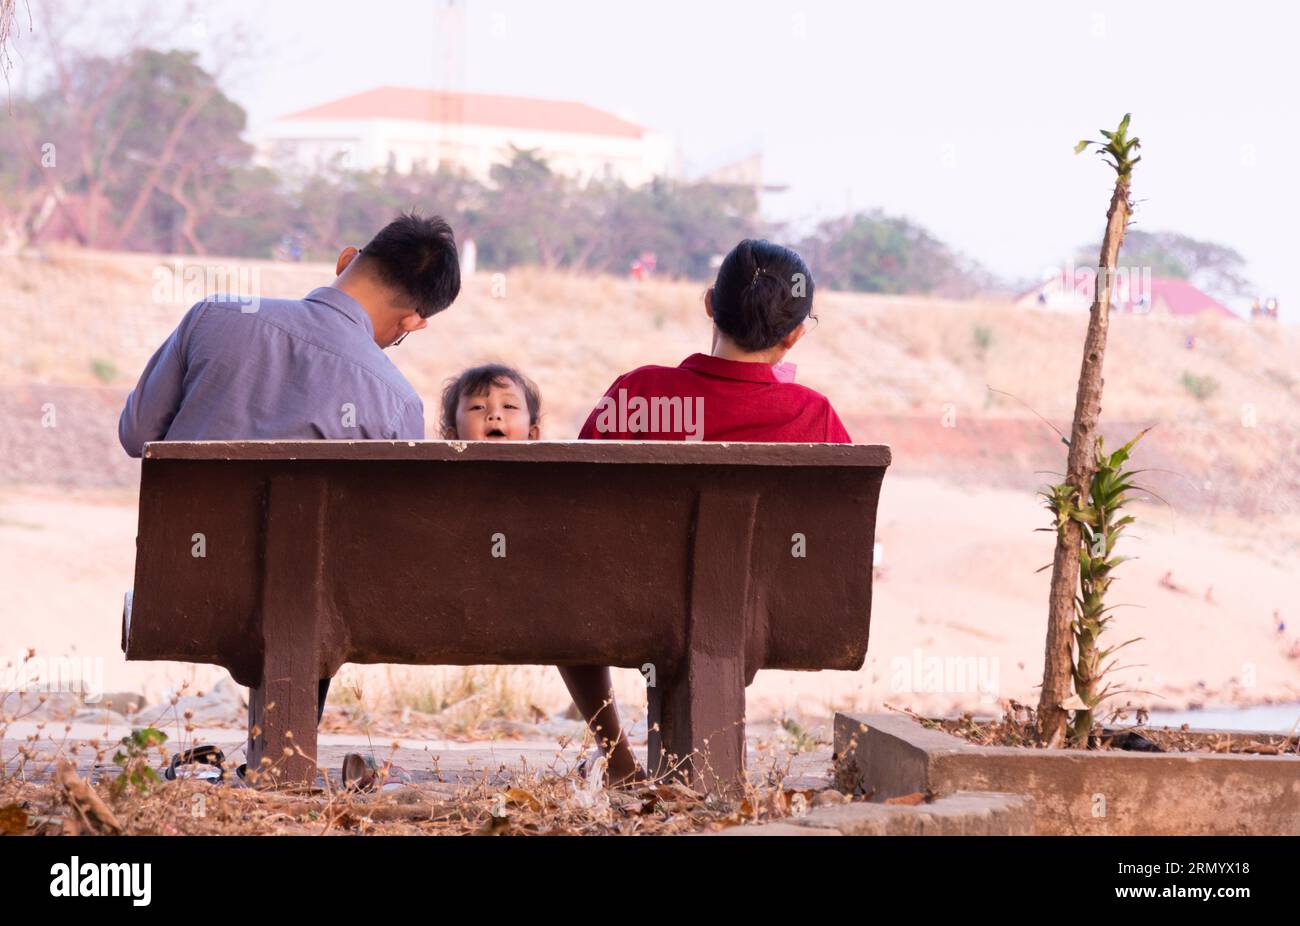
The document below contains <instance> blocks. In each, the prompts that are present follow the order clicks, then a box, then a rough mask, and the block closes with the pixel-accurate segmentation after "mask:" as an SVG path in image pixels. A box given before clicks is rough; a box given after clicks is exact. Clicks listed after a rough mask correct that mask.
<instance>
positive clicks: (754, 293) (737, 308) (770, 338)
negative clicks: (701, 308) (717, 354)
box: [713, 238, 816, 351]
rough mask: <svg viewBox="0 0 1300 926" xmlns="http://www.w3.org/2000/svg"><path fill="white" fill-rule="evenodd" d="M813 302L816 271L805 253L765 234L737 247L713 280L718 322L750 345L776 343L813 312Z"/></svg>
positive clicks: (763, 346)
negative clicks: (772, 239) (796, 250)
mask: <svg viewBox="0 0 1300 926" xmlns="http://www.w3.org/2000/svg"><path fill="white" fill-rule="evenodd" d="M812 304H813V279H812V273H811V272H810V271H809V270H808V265H807V264H805V263H804V262H803V258H802V257H800V256H799V255H798V254H796V253H795V252H794V251H792V250H790V249H789V248H786V247H782V246H781V245H779V244H772V243H771V242H770V241H764V240H762V239H752V238H746V239H745V240H744V241H742V242H740V244H738V245H736V246H735V247H734V248H732V249H731V253H730V254H728V255H727V256H726V257H725V258H723V260H722V266H721V267H719V268H718V279H717V281H716V282H715V283H714V284H713V323H714V324H715V325H717V326H718V330H720V331H721V332H722V333H723V334H725V335H726V336H727V337H729V338H731V340H733V341H735V342H736V346H738V347H742V348H744V349H745V350H750V351H759V350H767V349H768V348H769V347H774V346H775V345H776V344H777V343H778V342H779V341H780V340H781V339H782V338H784V337H785V336H786V335H787V334H789V333H790V332H791V331H793V330H794V329H795V328H796V327H798V326H799V325H800V324H802V323H803V320H804V319H805V318H808V317H809V316H810V315H812ZM813 317H814V318H815V317H816V316H813Z"/></svg>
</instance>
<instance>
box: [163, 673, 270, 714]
mask: <svg viewBox="0 0 1300 926" xmlns="http://www.w3.org/2000/svg"><path fill="white" fill-rule="evenodd" d="M244 691H245V690H244V688H243V687H242V686H240V685H236V684H235V682H234V681H233V680H232V679H231V678H230V677H229V676H227V677H226V678H223V679H221V680H220V681H219V682H217V683H216V684H215V685H213V686H212V688H211V689H210V690H208V691H205V692H204V693H203V694H202V696H200V695H186V696H185V697H183V698H179V699H178V700H177V701H176V705H175V707H173V706H172V705H171V704H170V703H169V702H166V701H165V702H163V703H162V704H156V705H153V706H152V707H151V708H150V709H149V711H148V712H147V713H148V714H149V715H150V722H151V723H153V724H154V726H157V725H158V724H159V723H169V722H172V721H173V720H174V718H177V717H179V718H181V719H182V720H184V719H185V712H186V711H190V712H191V713H192V716H191V717H190V723H192V724H194V725H195V726H203V725H204V724H223V723H226V724H228V723H238V724H242V723H246V722H247V721H248V700H247V697H246V695H245V693H244Z"/></svg>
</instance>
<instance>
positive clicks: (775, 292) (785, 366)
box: [560, 238, 852, 784]
mask: <svg viewBox="0 0 1300 926" xmlns="http://www.w3.org/2000/svg"><path fill="white" fill-rule="evenodd" d="M812 304H813V279H812V274H811V273H810V272H809V270H808V265H807V264H805V263H804V261H803V258H801V257H800V256H799V255H798V254H796V253H795V252H794V251H792V250H790V249H789V248H785V247H781V246H780V245H776V244H771V243H770V242H767V241H762V240H751V239H748V238H747V239H745V240H744V241H742V242H740V244H738V245H736V247H735V248H733V249H732V250H731V253H729V254H728V255H727V256H726V258H724V259H723V261H722V266H720V267H719V268H718V278H717V280H716V281H715V282H714V285H713V286H712V287H710V288H709V290H708V292H707V293H705V295H704V311H705V312H706V313H707V314H708V316H709V318H711V319H713V345H712V348H711V350H710V352H709V353H708V354H692V355H691V356H689V357H687V358H686V359H685V360H683V361H682V362H681V364H680V365H678V366H676V367H661V366H644V367H638V368H637V369H635V370H633V371H631V372H630V373H624V374H623V375H622V376H620V377H619V378H618V379H616V380H615V381H614V384H613V385H612V386H610V387H609V389H608V390H607V391H606V392H605V395H604V396H602V397H601V399H600V402H599V403H597V405H596V407H595V408H594V409H593V410H592V412H591V414H590V415H589V416H588V418H587V422H586V424H584V425H583V426H582V431H581V432H580V433H579V435H578V436H579V437H580V438H583V439H606V440H710V441H755V442H761V441H773V442H783V443H789V442H803V441H808V442H816V443H835V444H848V443H852V440H851V438H850V437H849V435H848V432H847V431H845V430H844V425H843V424H842V423H841V422H840V419H839V416H838V415H836V414H835V410H834V409H833V408H831V404H830V402H829V401H828V400H827V399H826V397H825V396H824V395H822V394H821V393H819V392H816V391H814V390H812V389H809V388H807V387H806V386H799V385H796V384H795V382H794V365H793V364H790V363H785V362H784V360H785V355H786V354H787V353H789V351H790V349H791V348H792V347H794V345H795V344H796V343H798V341H799V339H800V338H802V337H803V336H804V332H805V331H806V328H805V323H806V321H807V319H809V318H815V317H816V316H814V315H813V314H812ZM560 675H561V676H563V678H564V682H565V684H566V685H567V686H568V688H569V694H570V695H571V696H572V697H573V702H574V704H575V705H577V707H578V709H579V710H580V711H581V712H582V715H583V716H584V717H586V718H587V724H588V727H589V728H590V729H591V730H592V732H593V733H594V734H595V736H596V740H597V742H598V743H599V744H600V747H601V750H602V751H603V752H604V753H605V754H606V756H607V757H608V761H609V781H610V782H611V783H612V784H619V783H623V782H626V781H629V780H639V779H642V778H644V777H645V772H644V771H643V770H642V769H641V768H640V767H639V766H638V765H637V762H636V759H635V758H634V757H633V755H632V750H631V749H630V748H629V747H628V743H627V738H626V737H625V736H624V735H623V731H622V727H621V726H620V724H619V719H618V709H617V708H616V707H615V705H614V693H613V689H612V687H611V680H610V675H609V669H608V668H607V667H605V666H562V667H560ZM611 743H612V744H613V745H612V746H611V745H610V744H611Z"/></svg>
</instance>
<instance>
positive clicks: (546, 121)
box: [283, 87, 646, 138]
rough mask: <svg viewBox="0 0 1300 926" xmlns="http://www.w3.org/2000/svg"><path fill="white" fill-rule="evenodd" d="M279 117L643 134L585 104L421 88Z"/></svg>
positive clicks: (389, 90) (368, 94) (383, 90)
mask: <svg viewBox="0 0 1300 926" xmlns="http://www.w3.org/2000/svg"><path fill="white" fill-rule="evenodd" d="M283 118H285V119H340V120H352V119H408V120H412V121H416V122H454V123H463V124H467V125H491V126H500V127H502V128H511V129H533V130H536V131H542V132H572V133H575V134H581V135H614V136H621V137H624V138H640V137H641V136H642V135H644V134H645V132H646V129H645V128H644V127H643V126H639V125H637V124H635V123H633V122H628V121H627V120H626V119H620V118H619V117H618V116H615V115H613V114H612V113H607V112H603V111H602V110H599V109H596V108H594V107H591V106H588V105H587V104H585V103H570V102H566V101H563V100H534V99H528V98H527V97H519V96H497V95H496V94H491V93H455V92H451V91H444V90H423V89H420V88H419V87H376V88H375V89H373V90H367V91H365V92H364V93H357V94H354V95H352V96H345V97H343V98H342V99H340V100H334V101H332V102H329V103H322V104H321V105H320V106H313V107H311V108H310V109H304V110H302V111H301V112H296V113H291V114H289V115H288V116H284V117H283Z"/></svg>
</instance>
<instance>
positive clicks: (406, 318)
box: [397, 312, 429, 332]
mask: <svg viewBox="0 0 1300 926" xmlns="http://www.w3.org/2000/svg"><path fill="white" fill-rule="evenodd" d="M428 325H429V320H428V319H427V318H421V317H420V315H419V313H418V312H409V313H407V314H406V315H403V316H402V317H401V318H399V319H398V320H397V327H398V328H400V329H402V331H403V332H408V331H419V330H420V329H421V328H426V327H428Z"/></svg>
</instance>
